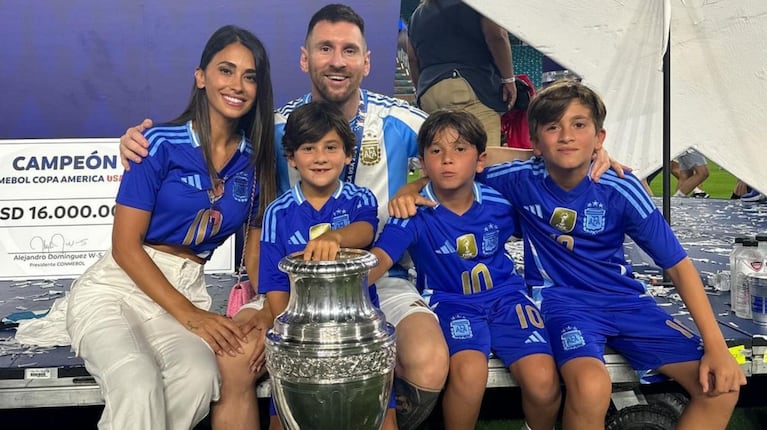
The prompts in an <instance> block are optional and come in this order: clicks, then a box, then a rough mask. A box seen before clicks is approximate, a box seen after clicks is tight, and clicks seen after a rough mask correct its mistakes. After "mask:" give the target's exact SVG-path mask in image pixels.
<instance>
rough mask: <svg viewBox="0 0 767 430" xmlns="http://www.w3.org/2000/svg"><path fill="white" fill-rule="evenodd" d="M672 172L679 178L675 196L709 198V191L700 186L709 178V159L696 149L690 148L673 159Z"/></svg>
mask: <svg viewBox="0 0 767 430" xmlns="http://www.w3.org/2000/svg"><path fill="white" fill-rule="evenodd" d="M671 174H672V175H674V176H675V177H676V179H677V184H676V192H675V193H674V197H695V198H699V199H707V198H708V197H709V196H708V193H707V192H705V191H703V189H701V188H700V186H701V185H703V182H705V181H706V179H707V178H708V161H706V157H704V156H703V154H701V153H700V152H698V151H696V150H694V149H688V150H687V151H685V153H683V154H681V155H680V156H679V157H677V158H676V160H673V161H671Z"/></svg>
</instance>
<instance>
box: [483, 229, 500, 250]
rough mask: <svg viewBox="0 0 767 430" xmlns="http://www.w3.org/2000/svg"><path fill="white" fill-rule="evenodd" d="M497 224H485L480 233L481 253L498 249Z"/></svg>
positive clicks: (498, 233)
mask: <svg viewBox="0 0 767 430" xmlns="http://www.w3.org/2000/svg"><path fill="white" fill-rule="evenodd" d="M499 235H500V232H499V231H498V226H497V225H495V224H492V223H491V224H488V225H486V226H485V232H484V233H482V253H483V254H493V253H495V251H497V250H498V236H499Z"/></svg>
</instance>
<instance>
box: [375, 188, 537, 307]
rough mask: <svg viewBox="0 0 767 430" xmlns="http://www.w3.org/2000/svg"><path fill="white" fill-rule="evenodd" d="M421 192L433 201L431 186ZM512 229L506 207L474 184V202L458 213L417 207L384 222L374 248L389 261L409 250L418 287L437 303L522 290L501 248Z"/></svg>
mask: <svg viewBox="0 0 767 430" xmlns="http://www.w3.org/2000/svg"><path fill="white" fill-rule="evenodd" d="M422 194H423V195H424V196H425V197H426V198H428V199H430V200H434V201H437V199H436V197H435V196H434V193H433V191H432V188H431V183H429V184H428V185H427V186H426V187H425V188H424V189H423V191H422ZM515 230H516V224H515V222H514V212H513V208H512V206H511V204H510V203H509V202H508V201H507V200H506V199H505V198H503V197H502V196H501V195H500V193H498V192H497V191H495V190H493V189H492V188H489V187H487V186H484V185H480V184H474V204H473V205H472V206H471V208H470V209H469V210H468V211H467V212H466V213H464V214H463V215H458V214H456V213H454V212H452V211H451V210H449V209H447V208H445V207H443V206H441V205H438V206H437V207H435V208H428V207H420V208H418V212H417V214H416V215H415V216H414V217H412V218H408V219H399V218H389V220H388V221H387V223H386V226H385V227H384V230H383V232H382V233H381V236H380V237H379V239H378V241H377V242H376V246H377V247H379V248H381V249H383V250H384V251H385V252H386V253H387V254H388V255H389V257H391V258H392V260H394V261H397V259H398V258H400V257H401V256H402V255H403V254H404V253H405V251H409V253H410V256H411V257H412V258H413V261H414V262H415V266H416V267H417V269H418V278H417V285H418V287H419V288H420V289H423V288H429V289H432V290H434V296H433V299H432V300H439V298H440V297H441V296H442V295H443V294H448V295H452V296H453V297H455V296H456V295H461V296H472V295H476V294H481V293H486V292H490V291H492V290H497V291H501V290H500V288H501V287H503V288H504V289H506V288H511V289H515V290H521V289H524V288H525V284H524V281H523V280H522V277H521V276H519V275H518V274H517V273H516V271H515V267H514V260H513V259H512V258H511V256H510V255H508V254H506V253H505V252H504V250H503V246H504V243H505V242H506V240H507V239H508V238H509V237H510V236H511V235H512V233H513V232H514V231H515ZM499 294H500V293H499Z"/></svg>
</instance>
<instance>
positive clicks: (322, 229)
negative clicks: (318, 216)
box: [309, 222, 332, 240]
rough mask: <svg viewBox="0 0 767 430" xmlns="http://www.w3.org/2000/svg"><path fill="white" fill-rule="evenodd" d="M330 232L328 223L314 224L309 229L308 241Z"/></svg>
mask: <svg viewBox="0 0 767 430" xmlns="http://www.w3.org/2000/svg"><path fill="white" fill-rule="evenodd" d="M330 230H332V228H331V227H330V223H329V222H323V223H322V224H315V225H313V226H311V227H309V240H314V239H316V238H318V237H320V236H322V235H323V234H325V233H327V232H329V231H330Z"/></svg>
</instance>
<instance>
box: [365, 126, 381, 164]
mask: <svg viewBox="0 0 767 430" xmlns="http://www.w3.org/2000/svg"><path fill="white" fill-rule="evenodd" d="M370 128H371V127H366V130H365V131H364V132H363V133H362V143H361V144H360V163H362V164H364V165H366V166H373V165H376V164H378V163H379V162H380V161H381V143H380V142H381V139H379V138H378V134H377V133H376V132H375V130H370Z"/></svg>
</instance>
